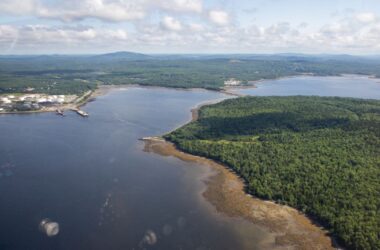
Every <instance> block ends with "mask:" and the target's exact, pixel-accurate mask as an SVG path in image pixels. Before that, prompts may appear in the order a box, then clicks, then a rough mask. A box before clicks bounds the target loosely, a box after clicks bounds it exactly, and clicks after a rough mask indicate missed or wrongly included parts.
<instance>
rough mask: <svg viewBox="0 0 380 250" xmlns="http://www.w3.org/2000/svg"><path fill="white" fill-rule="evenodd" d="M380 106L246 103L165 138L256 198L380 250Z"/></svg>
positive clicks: (339, 101)
mask: <svg viewBox="0 0 380 250" xmlns="http://www.w3.org/2000/svg"><path fill="white" fill-rule="evenodd" d="M379 128H380V101H378V100H364V99H354V98H338V97H316V96H289V97H240V98H235V99H229V100H225V101H223V102H220V103H218V104H212V105H206V106H203V107H201V108H200V109H199V111H198V116H197V119H195V120H193V121H191V122H190V123H188V124H186V125H185V126H183V127H181V128H179V129H177V130H175V131H173V132H171V133H168V134H166V135H164V138H165V139H166V140H168V141H170V142H173V143H174V144H175V146H176V147H177V148H178V149H179V150H181V151H184V152H187V153H190V154H193V155H197V156H203V157H207V158H210V159H213V160H215V161H216V162H219V163H222V164H224V165H225V166H226V167H228V168H230V169H232V170H233V171H235V172H236V173H237V174H238V175H239V176H241V177H242V178H243V179H244V181H245V182H246V191H247V192H248V193H249V194H252V195H254V196H256V197H259V198H262V199H266V200H272V201H275V202H277V203H280V204H286V205H289V206H291V207H294V208H297V209H298V210H299V211H302V212H303V213H305V214H306V215H308V216H310V217H311V218H312V219H314V221H316V222H318V223H320V224H321V225H323V226H324V227H325V228H327V229H328V230H329V231H330V233H331V235H332V236H334V238H336V239H338V241H339V242H340V243H341V244H342V245H344V246H346V247H348V248H350V249H379V248H380V240H379V235H378V232H379V231H380V223H379V216H378V212H379V211H378V209H379V206H380V204H379V202H380V201H379V197H378V195H379V192H380V183H379V176H380V168H379V163H380V150H379V149H380V130H379Z"/></svg>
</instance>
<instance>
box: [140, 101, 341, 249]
mask: <svg viewBox="0 0 380 250" xmlns="http://www.w3.org/2000/svg"><path fill="white" fill-rule="evenodd" d="M226 99H228V97H226V98H221V99H216V100H210V101H205V102H202V103H199V104H197V105H196V106H195V107H193V108H191V119H190V120H189V121H187V122H186V123H185V124H187V123H189V122H193V121H196V120H197V119H198V117H199V109H200V108H202V107H203V106H206V105H212V104H216V103H218V102H221V101H223V100H226ZM182 126H184V125H182ZM180 127H181V126H180ZM174 130H175V129H173V130H170V131H169V132H167V133H170V132H171V131H174ZM142 141H144V151H145V152H150V153H155V154H159V155H161V156H164V157H175V158H178V159H180V160H182V161H186V162H194V163H197V164H200V165H204V166H207V167H209V168H210V169H212V170H214V171H211V172H214V174H211V175H210V176H208V178H207V180H206V181H205V184H206V190H205V191H204V192H203V193H202V194H201V197H203V198H204V199H205V200H206V201H207V202H209V203H211V205H212V206H213V207H214V208H215V209H216V211H217V212H218V213H222V214H223V215H225V216H227V217H232V218H241V219H245V220H247V221H249V222H251V223H254V224H257V225H260V226H263V227H264V228H266V229H267V230H268V231H269V232H270V233H273V234H274V239H275V242H272V243H271V244H272V246H273V244H275V246H276V247H277V246H279V247H294V246H296V249H305V250H308V249H343V248H342V247H341V246H339V245H338V243H337V242H336V239H335V238H334V237H333V236H331V235H329V232H328V230H327V229H325V228H323V227H322V226H321V225H320V224H319V223H318V221H316V220H314V219H313V218H310V217H309V216H307V215H306V214H303V213H302V212H300V211H299V210H297V209H296V208H292V207H289V206H287V205H281V204H277V203H275V202H274V201H270V200H264V199H260V198H258V197H255V196H252V195H251V194H248V193H247V192H246V185H247V184H246V182H245V181H244V180H243V179H242V178H241V177H240V176H239V175H238V174H237V173H235V172H234V171H233V170H232V169H231V168H229V167H228V166H226V165H224V164H222V163H219V162H217V161H214V160H212V159H209V158H206V157H201V156H197V155H192V154H189V153H186V152H184V151H182V150H180V149H178V148H177V147H176V145H175V144H174V143H172V142H170V141H167V140H165V139H164V138H162V137H161V136H154V137H144V138H142ZM311 246H313V247H311Z"/></svg>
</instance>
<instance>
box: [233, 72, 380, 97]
mask: <svg viewBox="0 0 380 250" xmlns="http://www.w3.org/2000/svg"><path fill="white" fill-rule="evenodd" d="M255 85H256V86H257V88H250V89H239V90H238V91H237V92H239V93H242V94H247V95H256V96H288V95H318V96H341V97H356V98H370V99H380V79H371V78H368V77H365V76H343V77H313V76H302V77H293V78H283V79H279V80H266V81H262V82H259V83H257V84H255Z"/></svg>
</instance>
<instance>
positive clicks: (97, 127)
mask: <svg viewBox="0 0 380 250" xmlns="http://www.w3.org/2000/svg"><path fill="white" fill-rule="evenodd" d="M221 97H223V95H221V94H219V93H216V92H209V91H184V90H169V89H147V88H129V89H127V90H117V91H112V92H111V93H110V94H107V95H105V96H101V97H99V98H97V100H96V101H94V102H91V103H88V104H87V105H86V106H85V107H83V109H84V110H85V111H86V112H88V113H89V114H90V117H89V118H88V119H87V118H82V117H80V116H78V115H77V114H75V113H73V112H67V114H66V116H65V117H61V116H57V115H55V114H54V113H40V114H30V115H2V116H0V129H1V133H0V172H1V173H3V174H2V175H1V176H0V204H1V205H0V249H1V250H4V249H20V250H21V249H23V250H24V249H27V250H31V249H33V250H34V249H35V250H40V249H41V250H45V249H68V250H75V249H197V248H198V249H241V248H243V244H245V242H250V243H251V245H252V246H253V247H252V248H253V249H255V245H257V244H258V243H259V242H260V239H261V238H263V237H264V236H263V234H264V233H263V232H262V231H261V230H260V229H259V228H257V227H255V226H254V225H251V224H249V223H247V222H239V221H236V220H232V219H227V218H224V217H223V216H222V215H220V214H218V213H217V212H215V211H214V210H213V209H212V207H211V205H209V204H208V203H207V202H206V201H205V200H204V199H203V198H202V197H201V195H200V193H201V192H202V190H203V189H204V183H203V181H201V178H202V176H204V175H205V174H207V171H210V170H207V169H208V168H207V167H204V166H199V165H197V164H195V163H189V162H183V161H180V160H178V159H175V158H172V157H166V158H165V157H162V156H160V155H156V154H154V153H147V152H144V151H143V142H141V141H139V140H138V139H139V138H141V137H143V136H151V135H161V134H163V133H165V132H167V131H169V130H171V129H174V128H176V127H178V126H180V125H182V124H184V123H185V122H186V121H188V120H189V119H190V117H191V113H190V109H191V108H192V107H194V106H195V105H196V104H198V103H200V102H203V101H206V100H210V99H216V98H221ZM210 207H211V208H210ZM44 218H49V219H51V220H53V221H56V222H57V223H59V225H60V232H59V234H58V235H57V236H55V237H51V238H49V237H47V236H46V235H45V234H43V233H41V232H40V231H39V229H38V225H39V223H40V221H41V220H43V219H44ZM241 228H245V229H244V230H242V231H246V232H251V233H249V235H242V234H241V233H240V232H239V231H238V230H237V229H241ZM152 233H153V234H154V235H155V237H156V240H155V241H154V242H152V241H151V242H150V243H154V244H152V245H150V244H149V243H148V242H147V241H146V240H144V236H145V235H146V234H147V235H148V236H149V235H151V234H152ZM150 240H152V238H150ZM257 249H258V247H257Z"/></svg>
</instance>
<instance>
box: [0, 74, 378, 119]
mask: <svg viewBox="0 0 380 250" xmlns="http://www.w3.org/2000/svg"><path fill="white" fill-rule="evenodd" d="M305 76H306V77H308V76H309V77H366V78H368V79H372V80H374V81H376V80H377V79H378V78H376V77H374V76H373V75H355V74H353V75H351V74H341V75H336V76H317V75H313V74H308V73H305V74H300V75H292V76H282V77H277V78H273V79H259V80H255V81H249V84H247V85H238V86H223V87H221V88H220V89H206V88H180V87H179V88H177V87H167V86H154V85H140V84H117V85H115V84H107V85H99V86H97V88H96V89H95V90H89V91H88V92H86V93H84V94H83V95H81V96H78V98H77V99H76V100H75V101H74V102H71V103H66V104H63V105H57V106H53V107H47V108H44V109H40V110H31V111H6V112H0V115H7V114H37V113H48V112H56V110H57V109H60V110H63V111H66V110H73V109H80V107H83V106H85V105H86V104H87V103H88V102H91V101H94V100H95V99H96V97H98V96H102V95H106V94H107V93H109V92H110V91H112V90H117V89H124V88H149V89H152V88H153V89H154V88H164V89H170V90H182V91H201V90H202V91H212V92H218V93H221V94H225V95H228V96H233V97H244V96H247V95H246V94H241V93H238V92H236V91H237V90H239V89H251V88H253V89H254V88H257V85H256V84H257V83H265V82H267V81H278V80H282V79H292V78H297V77H305ZM379 83H380V82H379ZM82 99H83V100H82ZM224 99H226V98H224ZM78 100H79V101H78ZM76 101H77V102H76ZM206 104H208V103H206ZM206 104H199V105H200V106H199V105H198V106H197V107H195V108H193V109H192V110H191V112H192V113H194V112H196V111H197V110H198V109H199V108H200V107H201V106H203V105H206ZM209 104H213V103H209ZM193 110H194V112H193ZM193 116H194V115H193ZM195 116H196V115H195Z"/></svg>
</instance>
